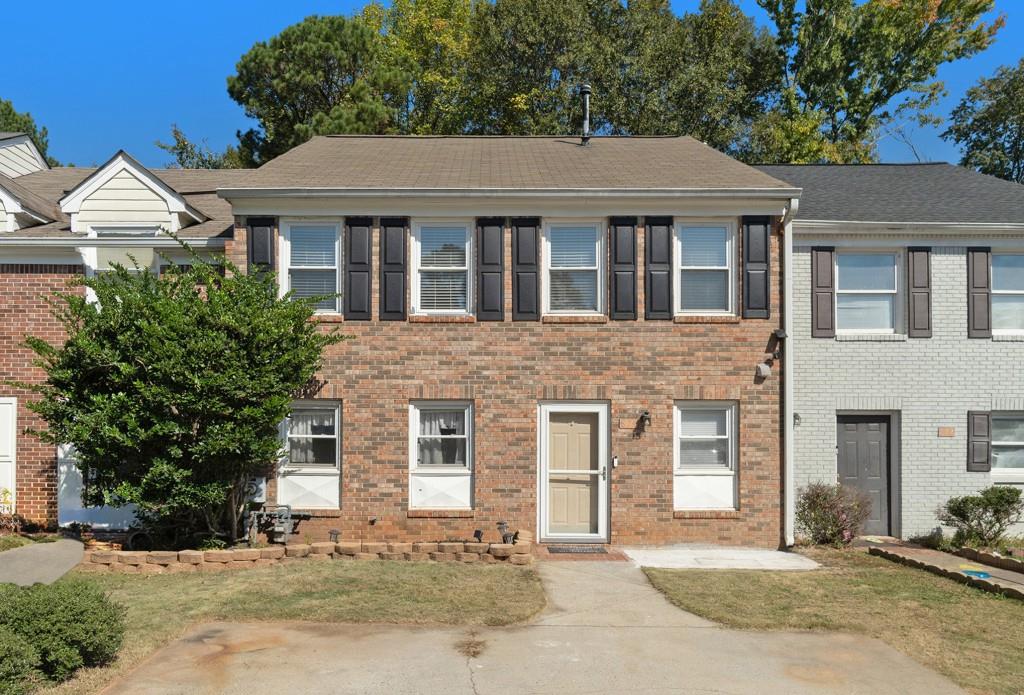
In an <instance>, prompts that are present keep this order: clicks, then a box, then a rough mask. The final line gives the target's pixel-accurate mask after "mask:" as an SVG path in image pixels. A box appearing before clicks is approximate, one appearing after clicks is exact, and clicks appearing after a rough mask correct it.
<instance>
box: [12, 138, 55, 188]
mask: <svg viewBox="0 0 1024 695" xmlns="http://www.w3.org/2000/svg"><path fill="white" fill-rule="evenodd" d="M49 168H50V165H49V164H47V163H46V158H45V157H43V154H42V152H40V151H39V148H37V147H36V145H35V143H34V142H32V139H31V138H29V136H28V135H26V134H25V133H0V174H2V175H4V176H7V177H10V178H17V177H18V176H23V175H25V174H31V173H32V172H34V171H45V170H46V169H49Z"/></svg>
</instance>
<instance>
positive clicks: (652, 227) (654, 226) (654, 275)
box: [644, 217, 674, 319]
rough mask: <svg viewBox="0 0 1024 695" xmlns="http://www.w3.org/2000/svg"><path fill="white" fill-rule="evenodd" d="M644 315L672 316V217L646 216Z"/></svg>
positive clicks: (668, 317) (646, 316) (664, 317)
mask: <svg viewBox="0 0 1024 695" xmlns="http://www.w3.org/2000/svg"><path fill="white" fill-rule="evenodd" d="M644 227H645V230H644V231H645V234H644V317H645V318H647V319H670V318H672V285H673V284H674V283H673V282H672V218H671V217H648V218H646V219H644Z"/></svg>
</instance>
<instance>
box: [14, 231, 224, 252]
mask: <svg viewBox="0 0 1024 695" xmlns="http://www.w3.org/2000/svg"><path fill="white" fill-rule="evenodd" d="M181 240H182V241H184V242H185V243H186V244H188V245H189V246H192V247H194V248H201V249H205V248H219V247H222V246H224V241H225V240H224V239H221V238H216V237H203V238H199V239H188V238H184V237H182V238H181ZM8 246H11V247H33V246H40V247H47V246H49V247H53V246H63V247H68V248H75V247H79V246H90V247H92V246H115V247H119V248H121V247H145V248H167V249H173V248H179V246H180V245H179V244H178V242H177V241H175V240H174V239H172V238H170V237H140V238H137V239H133V238H125V237H113V238H102V237H83V236H78V237H74V238H70V237H17V236H8V235H6V234H0V248H3V247H8Z"/></svg>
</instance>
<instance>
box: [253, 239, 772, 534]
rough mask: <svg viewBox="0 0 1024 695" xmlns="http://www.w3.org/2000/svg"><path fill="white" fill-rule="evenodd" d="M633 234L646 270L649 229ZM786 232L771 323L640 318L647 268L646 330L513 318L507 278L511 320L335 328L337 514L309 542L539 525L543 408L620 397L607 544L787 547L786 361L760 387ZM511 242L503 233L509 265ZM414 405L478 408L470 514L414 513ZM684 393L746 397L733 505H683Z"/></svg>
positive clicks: (331, 392)
mask: <svg viewBox="0 0 1024 695" xmlns="http://www.w3.org/2000/svg"><path fill="white" fill-rule="evenodd" d="M639 237H640V238H639V240H638V241H639V256H640V259H641V266H642V259H643V230H642V229H641V230H640V234H639ZM780 239H781V237H780V236H779V235H778V234H775V235H773V237H772V256H773V260H772V269H773V277H772V294H773V297H772V317H773V318H772V319H770V320H739V319H716V320H714V321H711V320H708V319H705V320H704V321H694V322H687V323H676V322H673V321H644V320H643V317H642V314H643V294H642V291H643V288H642V285H643V282H642V278H643V268H642V267H641V268H639V269H638V270H639V273H638V277H639V278H640V282H639V283H638V284H639V285H640V287H639V289H640V297H639V307H640V314H641V317H640V319H639V320H638V321H608V322H603V323H541V322H522V321H516V322H513V321H512V320H511V316H512V311H511V274H510V273H508V272H507V271H506V274H505V277H506V310H505V314H506V320H505V321H504V322H479V323H466V322H465V321H464V320H463V321H462V322H440V321H436V320H432V321H427V320H424V319H422V318H420V319H416V318H414V319H413V320H411V321H409V322H389V321H384V322H381V321H351V322H342V321H340V320H338V319H332V320H329V321H325V324H326V325H330V326H336V327H339V328H340V329H341V331H342V332H343V333H345V334H348V335H351V336H352V337H353V339H352V340H350V341H346V342H344V343H342V344H340V345H338V346H335V347H334V348H332V349H331V350H330V351H329V352H328V354H327V355H326V358H325V364H324V369H323V370H322V373H321V375H320V378H321V379H322V380H323V382H324V386H323V389H322V391H321V392H320V393H319V395H318V397H322V398H331V399H339V400H341V401H342V403H343V407H342V411H343V414H342V431H343V455H342V476H341V500H342V501H341V507H342V509H341V510H339V511H335V512H330V511H327V512H325V511H323V510H319V511H316V512H315V514H316V518H314V519H313V520H311V521H307V522H304V523H303V524H302V525H301V526H300V529H299V534H300V536H303V535H308V536H309V537H310V538H311V539H312V540H321V539H325V538H326V534H327V532H328V530H329V529H338V530H340V531H341V532H342V537H343V538H349V539H361V540H378V539H381V540H385V539H386V540H406V539H421V540H437V539H443V538H446V537H459V538H463V537H469V536H471V535H472V532H473V530H474V529H483V530H484V532H485V534H486V537H487V538H492V539H493V538H494V537H495V525H496V523H497V522H498V521H499V520H504V521H508V522H509V524H510V526H511V527H512V528H514V529H515V528H525V529H529V530H531V531H536V525H537V521H536V519H537V419H538V415H537V410H538V404H539V402H540V401H542V400H599V401H605V402H608V403H609V404H610V408H611V419H610V424H611V428H612V432H611V437H612V444H611V455H614V456H618V458H619V467H618V468H617V469H615V470H614V471H612V472H611V502H610V509H611V523H610V529H611V536H612V542H615V543H667V542H707V543H725V544H737V545H756V546H764V547H776V546H778V545H779V544H780V540H781V531H780V525H781V494H782V493H781V478H782V474H781V471H782V465H781V427H780V423H781V399H780V393H781V386H780V385H781V375H780V374H779V371H780V370H779V368H778V367H779V365H777V366H776V369H774V370H773V374H772V375H771V377H769V378H768V379H766V380H764V381H763V382H760V383H758V381H757V380H755V378H754V368H755V365H756V364H757V363H758V362H761V361H762V360H763V359H764V356H765V351H766V349H767V347H768V345H769V342H770V339H771V334H772V331H773V330H774V329H775V328H778V327H779V326H780V325H781V323H780V313H781V311H780V309H781V296H782V292H781V289H782V288H781V282H780V279H781V278H780V273H779V268H780V267H781V263H779V247H780ZM377 242H378V239H377V238H376V237H375V243H374V253H375V254H376V253H378V252H379V244H378V243H377ZM509 242H510V234H506V269H508V268H510V267H511V258H510V253H511V249H510V243H509ZM374 264H375V265H374V285H375V287H374V289H375V294H376V290H378V289H379V288H378V287H377V283H378V281H379V275H378V272H377V265H376V264H377V259H376V258H374ZM737 296H742V294H741V293H740V294H738V295H737ZM373 315H374V316H376V315H377V303H376V297H375V301H374V312H373ZM416 399H460V400H471V401H472V402H473V404H474V410H475V418H474V419H475V422H474V426H475V452H474V454H475V456H474V464H475V465H474V468H475V473H474V476H475V504H474V510H473V511H472V512H453V513H450V514H446V513H435V514H429V515H428V514H424V512H418V511H410V510H409V509H408V494H407V489H408V484H409V470H408V428H409V424H408V407H409V401H410V400H416ZM677 399H680V400H681V399H721V400H726V399H727V400H736V401H738V402H739V412H740V434H739V442H740V443H739V510H738V511H734V512H688V513H681V512H673V492H672V482H673V478H672V462H673V457H672V454H673V451H672V447H673V444H672V435H673V432H672V417H673V401H674V400H677ZM643 410H649V411H650V412H651V418H652V423H651V426H650V427H649V428H648V429H647V431H646V432H644V433H643V434H641V435H640V436H639V437H636V436H634V433H633V429H632V423H634V422H635V421H636V419H637V416H638V415H639V413H640V412H641V411H643ZM620 421H621V422H620ZM272 487H273V486H272ZM271 493H273V490H271ZM371 518H376V520H377V521H376V523H374V524H372V525H371V523H370V519H371Z"/></svg>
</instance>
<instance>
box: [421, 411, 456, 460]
mask: <svg viewBox="0 0 1024 695" xmlns="http://www.w3.org/2000/svg"><path fill="white" fill-rule="evenodd" d="M418 441H419V457H418V463H419V465H421V466H441V465H447V466H465V465H466V413H465V411H464V410H421V411H420V432H419V438H418Z"/></svg>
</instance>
